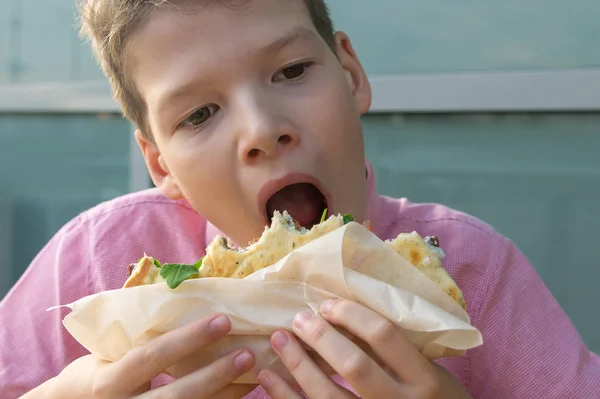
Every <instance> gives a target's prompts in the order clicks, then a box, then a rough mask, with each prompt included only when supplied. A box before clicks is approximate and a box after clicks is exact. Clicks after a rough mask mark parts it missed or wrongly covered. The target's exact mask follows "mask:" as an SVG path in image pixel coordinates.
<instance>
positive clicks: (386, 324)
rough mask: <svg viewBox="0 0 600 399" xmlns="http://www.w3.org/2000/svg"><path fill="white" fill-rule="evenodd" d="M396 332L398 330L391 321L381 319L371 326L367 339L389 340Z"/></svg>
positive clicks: (375, 340) (371, 340)
mask: <svg viewBox="0 0 600 399" xmlns="http://www.w3.org/2000/svg"><path fill="white" fill-rule="evenodd" d="M397 332H398V330H397V329H396V326H395V325H394V324H393V323H392V322H390V321H389V320H387V319H381V320H378V321H377V322H375V323H373V325H372V326H371V328H370V331H369V335H368V339H369V340H370V342H389V341H392V340H393V339H394V338H395V336H396V334H397Z"/></svg>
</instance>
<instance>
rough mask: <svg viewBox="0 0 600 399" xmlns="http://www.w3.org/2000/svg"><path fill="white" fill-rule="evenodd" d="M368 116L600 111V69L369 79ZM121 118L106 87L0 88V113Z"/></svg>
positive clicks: (78, 84) (75, 84)
mask: <svg viewBox="0 0 600 399" xmlns="http://www.w3.org/2000/svg"><path fill="white" fill-rule="evenodd" d="M369 80H370V81H371V85H372V87H373V104H372V107H371V112H372V113H410V112H423V113H447V112H467V113H468V112H544V111H545V112H570V111H600V68H597V69H596V68H595V69H589V70H565V71H548V72H488V73H453V74H444V75H442V74H424V75H390V76H382V75H373V76H370V77H369ZM15 112H19V113H20V112H26V113H32V112H44V113H89V112H92V113H98V112H99V113H102V112H111V113H119V112H120V107H119V105H118V104H117V102H116V101H115V100H114V99H113V98H112V95H111V92H110V88H109V86H108V83H107V82H103V81H101V82H73V83H43V84H22V85H7V86H0V113H15Z"/></svg>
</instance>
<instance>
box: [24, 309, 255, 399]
mask: <svg viewBox="0 0 600 399" xmlns="http://www.w3.org/2000/svg"><path fill="white" fill-rule="evenodd" d="M230 329H231V322H230V320H229V319H228V318H226V317H224V316H213V317H210V318H207V319H204V320H200V321H198V322H194V323H191V324H189V325H186V326H184V327H181V328H179V329H177V330H174V331H171V332H168V333H166V334H164V335H161V336H160V337H158V338H156V339H154V340H152V341H150V342H148V343H147V344H145V345H143V346H140V347H137V348H134V349H133V350H131V351H130V352H128V353H127V354H126V355H125V356H124V357H123V358H122V359H120V360H118V361H116V362H112V363H110V362H105V361H101V360H99V359H98V358H96V357H95V356H91V355H90V356H84V357H82V358H80V359H78V360H76V361H75V362H73V363H71V364H70V365H69V366H67V367H66V368H65V369H64V370H63V371H62V372H61V373H60V374H59V375H58V376H57V377H56V378H54V379H52V380H50V381H49V382H48V383H47V384H44V385H45V386H44V385H43V386H41V387H40V388H38V389H37V390H34V391H32V392H31V393H30V394H29V396H27V395H26V396H25V397H26V398H27V397H32V398H34V397H38V395H39V397H44V398H46V397H51V398H65V399H68V398H99V399H102V398H111V399H112V398H116V399H120V398H132V397H135V398H141V399H152V398H164V397H169V398H174V397H177V398H194V399H201V398H209V397H210V398H241V397H243V396H244V395H246V394H247V393H249V392H250V391H251V390H252V389H253V388H254V387H253V386H248V385H239V384H236V385H231V383H232V382H233V381H234V380H235V379H236V378H238V377H239V376H241V375H243V374H244V373H246V372H247V371H249V370H250V369H251V368H252V367H253V366H254V357H253V355H252V354H251V353H250V352H248V351H246V350H239V351H236V352H234V353H231V354H228V355H226V356H224V357H222V358H221V359H218V360H216V361H214V362H213V363H212V364H210V365H208V366H206V367H204V368H201V369H199V370H196V369H190V367H189V366H188V367H187V370H186V367H178V369H179V371H178V372H179V373H181V375H179V376H177V377H181V378H179V379H177V380H175V381H173V382H172V383H170V384H168V385H165V386H162V387H159V388H157V389H154V390H150V381H151V380H152V379H153V378H154V377H156V376H158V375H159V374H162V373H167V370H168V369H169V368H171V367H172V366H174V365H179V364H185V363H186V362H185V360H186V358H188V357H190V356H193V355H194V354H195V353H196V352H198V351H199V350H201V349H202V348H203V347H205V346H207V345H208V344H210V343H212V342H215V341H216V340H217V339H219V338H221V337H223V336H225V335H226V334H227V333H228V332H229V331H230ZM192 363H193V362H192ZM181 370H184V371H183V372H181Z"/></svg>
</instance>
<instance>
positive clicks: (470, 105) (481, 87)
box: [370, 68, 600, 113]
mask: <svg viewBox="0 0 600 399" xmlns="http://www.w3.org/2000/svg"><path fill="white" fill-rule="evenodd" d="M370 81H371V85H372V88H373V104H372V107H371V112H407V113H409V112H441V113H446V112H542V111H550V112H552V111H554V112H556V111H561V112H562V111H599V110H600V68H599V69H591V70H569V71H549V72H512V73H511V72H505V73H500V72H493V73H492V72H490V73H465V74H447V75H394V76H373V77H371V78H370Z"/></svg>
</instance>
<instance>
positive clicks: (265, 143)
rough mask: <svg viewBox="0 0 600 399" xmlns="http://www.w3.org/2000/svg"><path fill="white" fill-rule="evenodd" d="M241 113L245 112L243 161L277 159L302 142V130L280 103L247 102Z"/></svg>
mask: <svg viewBox="0 0 600 399" xmlns="http://www.w3.org/2000/svg"><path fill="white" fill-rule="evenodd" d="M240 113H241V114H243V115H244V117H243V118H240V135H239V158H240V160H241V161H242V162H243V163H246V164H251V163H255V162H257V161H260V160H264V159H274V158H277V157H278V156H280V155H281V154H282V153H284V152H285V151H288V150H289V149H291V148H292V147H294V146H296V145H298V143H299V141H300V137H299V134H298V131H297V130H296V129H295V128H294V127H293V124H292V123H291V122H290V121H289V120H288V119H287V118H286V115H285V112H284V110H283V109H282V107H279V106H278V105H277V104H275V103H270V102H268V101H261V102H260V103H259V102H258V101H256V100H255V101H252V102H251V104H248V102H245V104H244V106H243V111H241V112H240Z"/></svg>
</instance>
